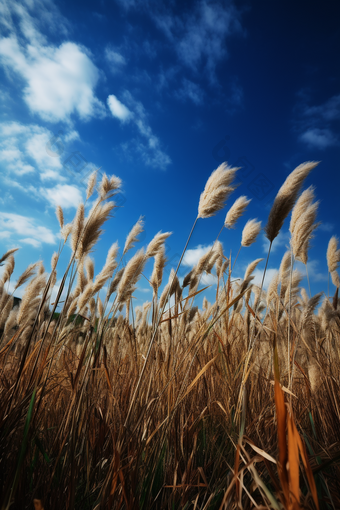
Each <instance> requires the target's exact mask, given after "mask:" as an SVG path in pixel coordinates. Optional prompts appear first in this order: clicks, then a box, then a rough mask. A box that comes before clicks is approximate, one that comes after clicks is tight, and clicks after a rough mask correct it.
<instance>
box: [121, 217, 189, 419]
mask: <svg viewBox="0 0 340 510" xmlns="http://www.w3.org/2000/svg"><path fill="white" fill-rule="evenodd" d="M197 220H198V217H197V218H196V219H195V221H194V224H193V226H192V228H191V231H190V234H189V237H188V239H187V242H186V244H185V246H184V250H183V252H182V255H181V258H180V260H179V262H178V265H177V268H176V271H175V274H174V277H173V280H172V282H171V284H170V285H169V290H168V293H167V296H166V298H165V301H164V305H163V308H162V310H160V312H159V317H158V320H157V322H156V324H155V329H154V331H153V334H152V337H151V340H150V342H149V347H148V351H147V354H146V357H145V361H144V365H143V368H142V371H141V373H140V376H139V378H138V381H137V385H136V388H135V391H134V393H133V395H132V399H131V402H130V406H129V409H128V412H127V415H126V419H125V423H124V427H127V424H128V421H129V418H130V414H131V411H132V407H133V404H134V401H135V399H136V396H137V393H138V390H139V387H140V384H141V382H142V378H143V375H144V372H145V369H146V365H147V363H148V360H149V357H150V353H151V349H152V346H153V344H154V341H155V338H156V334H157V329H158V326H159V323H160V321H161V318H162V315H163V312H164V310H165V307H166V305H167V301H168V299H169V295H170V291H171V287H172V283H173V281H174V279H175V277H176V275H177V273H178V270H179V267H180V265H181V263H182V260H183V257H184V254H185V251H186V249H187V247H188V244H189V241H190V239H191V236H192V234H193V232H194V228H195V226H196V223H197Z"/></svg>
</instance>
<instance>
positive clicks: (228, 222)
mask: <svg viewBox="0 0 340 510" xmlns="http://www.w3.org/2000/svg"><path fill="white" fill-rule="evenodd" d="M250 202H251V200H250V199H248V198H247V197H245V196H241V197H239V198H238V199H237V200H236V201H235V202H234V204H233V205H232V206H231V208H230V209H229V211H228V212H227V215H226V217H225V220H224V226H225V227H226V228H234V226H235V224H236V222H237V220H238V219H239V218H240V217H241V216H242V214H243V213H244V211H245V209H246V207H247V205H248V204H249V203H250Z"/></svg>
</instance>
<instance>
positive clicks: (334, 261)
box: [327, 236, 340, 273]
mask: <svg viewBox="0 0 340 510" xmlns="http://www.w3.org/2000/svg"><path fill="white" fill-rule="evenodd" d="M338 242H339V240H338V238H337V237H336V236H332V237H331V238H330V240H329V243H328V248H327V266H328V271H329V272H330V273H333V271H336V270H337V269H338V265H339V262H340V250H338Z"/></svg>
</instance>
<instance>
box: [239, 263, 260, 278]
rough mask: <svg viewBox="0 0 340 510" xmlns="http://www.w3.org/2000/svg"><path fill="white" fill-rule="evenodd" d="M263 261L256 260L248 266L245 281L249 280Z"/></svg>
mask: <svg viewBox="0 0 340 510" xmlns="http://www.w3.org/2000/svg"><path fill="white" fill-rule="evenodd" d="M262 260H263V259H256V260H253V262H250V264H248V267H247V269H246V271H245V273H244V277H243V279H244V280H246V279H247V278H249V276H250V275H251V274H252V273H253V271H255V269H256V267H257V265H258V264H259V263H260V262H261V261H262Z"/></svg>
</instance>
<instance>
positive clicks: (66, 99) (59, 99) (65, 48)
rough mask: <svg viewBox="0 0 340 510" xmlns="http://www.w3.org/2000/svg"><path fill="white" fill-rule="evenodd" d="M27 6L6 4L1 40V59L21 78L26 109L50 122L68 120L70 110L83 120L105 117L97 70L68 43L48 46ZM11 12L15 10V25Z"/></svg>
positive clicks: (78, 48) (79, 48)
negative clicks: (97, 93)
mask: <svg viewBox="0 0 340 510" xmlns="http://www.w3.org/2000/svg"><path fill="white" fill-rule="evenodd" d="M47 3H48V4H49V2H47ZM29 5H30V2H27V4H26V6H24V5H20V4H19V3H17V2H14V1H13V2H11V3H8V4H7V3H6V7H7V11H8V22H7V25H6V28H7V31H8V32H9V34H8V36H7V37H2V38H1V39H0V63H1V64H2V65H3V66H4V67H5V69H6V70H7V71H11V72H14V73H15V74H16V75H18V76H20V77H21V79H22V80H23V83H24V88H23V98H24V100H25V102H26V103H27V105H28V107H29V109H30V110H31V112H32V113H37V114H38V115H40V117H41V118H43V119H44V120H47V121H50V122H58V121H66V122H69V121H70V119H71V116H72V115H73V114H77V115H78V116H79V117H80V118H81V119H82V120H87V119H89V118H90V117H93V116H99V117H103V116H105V114H106V109H105V105H104V104H103V103H102V102H101V101H100V100H99V99H98V98H97V97H96V96H95V92H94V91H95V88H96V85H97V83H98V80H99V76H100V75H99V71H98V69H97V67H96V66H95V65H94V64H93V62H92V60H91V58H90V56H89V52H88V51H87V50H86V49H85V48H84V47H82V46H80V45H77V44H75V43H73V42H64V43H62V44H61V45H60V46H59V47H57V46H53V45H48V44H47V42H46V38H45V36H44V35H43V34H42V33H41V32H40V31H39V27H38V24H39V22H38V20H39V17H37V18H36V17H34V18H32V16H31V15H30V13H29V12H28V7H27V6H29ZM43 12H44V13H45V14H47V13H46V9H45V10H44V11H43ZM13 13H15V16H17V15H19V26H18V27H17V26H16V24H15V23H14V22H13V19H15V16H12V14H13ZM40 14H41V12H40ZM52 25H53V23H52Z"/></svg>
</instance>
